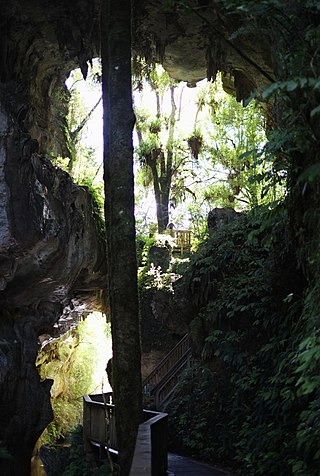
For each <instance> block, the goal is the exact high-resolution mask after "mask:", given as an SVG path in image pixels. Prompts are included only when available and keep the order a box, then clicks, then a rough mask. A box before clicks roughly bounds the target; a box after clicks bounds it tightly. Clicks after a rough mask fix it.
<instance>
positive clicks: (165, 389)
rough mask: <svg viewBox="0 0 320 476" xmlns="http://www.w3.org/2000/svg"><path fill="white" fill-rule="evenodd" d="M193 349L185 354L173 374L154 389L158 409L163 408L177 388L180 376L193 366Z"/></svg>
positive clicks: (170, 373) (172, 371)
mask: <svg viewBox="0 0 320 476" xmlns="http://www.w3.org/2000/svg"><path fill="white" fill-rule="evenodd" d="M191 357H192V353H191V349H189V351H188V352H187V353H186V354H185V356H184V358H183V359H181V361H180V362H179V365H176V366H175V367H174V368H173V369H172V370H171V372H169V374H168V375H167V377H166V378H165V379H163V381H162V382H161V384H160V385H158V386H157V387H156V388H155V389H154V395H155V406H156V408H163V407H162V405H163V404H164V402H165V401H166V400H167V399H168V397H169V396H170V395H171V393H172V391H173V390H174V388H175V387H176V385H177V383H178V382H179V380H180V375H181V372H182V371H183V370H185V369H186V368H188V367H190V365H191Z"/></svg>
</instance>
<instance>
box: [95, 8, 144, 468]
mask: <svg viewBox="0 0 320 476" xmlns="http://www.w3.org/2000/svg"><path fill="white" fill-rule="evenodd" d="M101 41H102V44H101V56H102V71H103V73H102V77H103V87H102V89H103V106H104V180H105V197H106V198H105V213H106V228H107V230H106V236H107V253H108V263H109V265H108V277H109V280H108V284H109V297H110V310H111V328H112V341H113V361H114V363H113V390H114V397H115V404H116V430H117V440H118V449H119V464H120V467H121V476H127V475H128V474H129V471H130V466H131V461H132V456H133V452H134V447H135V440H136V434H137V429H138V425H139V423H140V421H141V417H142V392H141V371H140V368H141V355H140V334H139V312H138V292H137V262H136V248H135V219H134V182H133V146H132V131H133V126H134V120H135V119H134V114H133V109H132V87H131V1H130V0H123V1H122V2H120V3H119V2H118V1H117V0H104V1H103V2H102V19H101ZM106 118H107V120H106Z"/></svg>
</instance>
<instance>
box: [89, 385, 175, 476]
mask: <svg viewBox="0 0 320 476" xmlns="http://www.w3.org/2000/svg"><path fill="white" fill-rule="evenodd" d="M111 395H112V394H110V393H109V394H96V395H84V396H83V436H84V445H85V452H86V455H87V457H90V455H93V453H92V451H93V448H98V449H99V455H100V456H99V460H100V458H101V454H102V453H103V454H104V455H106V451H109V452H110V451H111V454H113V455H116V454H117V438H116V433H115V418H116V415H115V409H116V406H115V405H114V404H112V403H106V402H107V401H109V402H110V401H111ZM143 417H144V422H143V423H141V424H140V425H139V429H138V435H137V440H136V446H135V452H134V457H133V462H132V466H131V470H130V476H165V475H166V474H167V469H168V458H167V454H168V443H167V431H168V430H167V426H168V415H167V414H166V413H160V412H154V411H150V410H143ZM101 452H102V453H101Z"/></svg>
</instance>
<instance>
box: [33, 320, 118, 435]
mask: <svg viewBox="0 0 320 476" xmlns="http://www.w3.org/2000/svg"><path fill="white" fill-rule="evenodd" d="M110 339H111V335H110V326H109V325H107V324H106V322H105V316H103V315H101V314H100V313H94V314H91V315H89V316H88V317H86V318H85V319H84V320H81V321H80V322H79V323H78V324H77V325H76V327H74V328H73V329H71V330H70V331H68V332H67V333H66V334H65V335H64V336H62V337H61V338H59V339H52V340H50V341H49V342H48V343H47V344H46V345H45V346H44V347H43V349H42V351H40V353H39V356H38V360H37V367H38V370H39V374H40V377H41V378H42V379H45V378H48V379H50V378H51V379H53V380H54V382H53V386H52V388H51V401H52V407H53V411H54V421H53V422H52V423H50V425H49V426H48V427H47V429H46V430H45V432H44V434H43V435H42V437H41V444H50V443H54V442H55V441H57V440H58V439H59V438H61V437H64V436H66V435H67V434H68V433H69V432H70V430H72V429H73V428H74V427H76V426H77V425H78V424H79V423H81V422H82V396H83V395H84V394H88V393H101V392H102V391H109V389H110V387H109V385H108V381H107V375H106V373H105V367H106V364H107V361H108V358H110V357H111V355H110V352H111V342H110ZM108 356H109V357H108Z"/></svg>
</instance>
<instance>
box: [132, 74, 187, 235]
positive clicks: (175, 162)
mask: <svg viewBox="0 0 320 476" xmlns="http://www.w3.org/2000/svg"><path fill="white" fill-rule="evenodd" d="M147 82H148V83H149V86H150V87H151V91H152V92H153V94H154V97H155V101H156V117H155V118H154V117H153V118H151V120H150V118H147V117H146V115H144V114H143V112H142V111H138V114H137V116H138V121H137V124H136V130H137V135H138V140H139V147H138V148H137V154H138V156H139V158H140V161H141V163H142V164H143V165H145V166H146V168H147V169H148V171H149V172H151V176H150V179H151V182H152V184H153V189H154V197H155V202H156V213H157V222H158V231H159V233H162V232H163V231H164V230H165V229H166V227H167V225H168V223H169V201H170V195H171V185H172V179H173V176H174V174H175V172H176V171H177V168H178V167H179V166H180V165H181V160H180V159H181V157H179V148H178V147H176V146H175V144H174V140H175V131H176V122H177V106H176V101H175V91H176V84H175V82H174V81H173V80H171V79H170V77H169V76H168V74H167V73H166V72H165V71H164V70H163V69H162V68H159V67H156V68H155V69H154V70H153V71H152V72H149V74H148V77H147ZM166 92H168V93H169V95H170V114H169V117H166V116H165V114H164V112H163V108H162V105H163V99H164V94H165V93H166ZM164 130H166V141H165V144H163V139H164V134H163V132H164ZM147 175H148V173H147Z"/></svg>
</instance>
